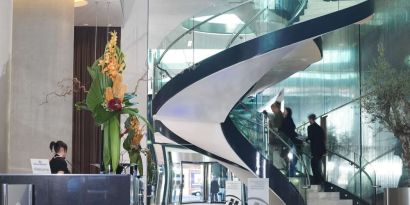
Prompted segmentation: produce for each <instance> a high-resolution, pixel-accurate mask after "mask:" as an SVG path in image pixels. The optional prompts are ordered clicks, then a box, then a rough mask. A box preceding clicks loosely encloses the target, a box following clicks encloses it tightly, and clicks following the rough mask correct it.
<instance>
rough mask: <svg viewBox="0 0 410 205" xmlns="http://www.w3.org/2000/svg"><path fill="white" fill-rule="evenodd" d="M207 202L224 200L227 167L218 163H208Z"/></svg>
mask: <svg viewBox="0 0 410 205" xmlns="http://www.w3.org/2000/svg"><path fill="white" fill-rule="evenodd" d="M208 166H209V170H210V172H209V173H208V190H209V193H208V196H209V199H208V202H225V182H226V180H227V177H228V169H226V168H225V167H223V166H222V165H220V164H218V163H210V164H208Z"/></svg>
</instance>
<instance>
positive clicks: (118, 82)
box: [112, 74, 127, 102]
mask: <svg viewBox="0 0 410 205" xmlns="http://www.w3.org/2000/svg"><path fill="white" fill-rule="evenodd" d="M112 90H113V95H114V98H118V99H120V100H121V102H122V101H123V99H124V95H125V92H126V91H127V85H125V84H123V83H122V75H121V74H117V75H116V76H115V78H114V82H113V86H112Z"/></svg>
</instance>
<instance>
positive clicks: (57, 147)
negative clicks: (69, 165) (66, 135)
mask: <svg viewBox="0 0 410 205" xmlns="http://www.w3.org/2000/svg"><path fill="white" fill-rule="evenodd" d="M61 148H63V149H64V151H67V144H66V143H65V142H63V141H60V140H59V141H57V142H54V141H52V142H50V150H51V151H54V152H55V153H58V152H59V151H60V149H61Z"/></svg>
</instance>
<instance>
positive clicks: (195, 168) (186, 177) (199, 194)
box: [181, 163, 205, 203]
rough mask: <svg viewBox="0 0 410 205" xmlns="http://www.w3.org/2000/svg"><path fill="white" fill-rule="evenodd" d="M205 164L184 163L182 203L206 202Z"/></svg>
mask: <svg viewBox="0 0 410 205" xmlns="http://www.w3.org/2000/svg"><path fill="white" fill-rule="evenodd" d="M204 179H205V172H204V164H202V163H201V164H194V163H182V188H181V189H182V196H181V197H182V200H181V201H182V203H190V202H204V201H205V200H204V193H205V191H204V188H205V187H204V184H205V182H204Z"/></svg>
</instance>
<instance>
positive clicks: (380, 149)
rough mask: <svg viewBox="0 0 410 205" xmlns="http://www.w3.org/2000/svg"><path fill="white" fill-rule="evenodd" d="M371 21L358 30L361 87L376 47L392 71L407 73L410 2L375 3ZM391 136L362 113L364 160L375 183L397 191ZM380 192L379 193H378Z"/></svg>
mask: <svg viewBox="0 0 410 205" xmlns="http://www.w3.org/2000/svg"><path fill="white" fill-rule="evenodd" d="M375 9H376V12H375V14H374V16H373V18H372V19H371V20H370V21H369V22H367V23H366V24H363V25H361V26H360V44H361V46H360V47H361V49H360V52H361V56H362V57H361V67H362V73H361V76H362V83H365V82H366V79H367V76H368V74H369V72H370V69H369V65H371V64H372V63H373V60H374V59H375V58H376V57H377V55H378V53H377V45H378V43H382V44H383V46H384V50H385V55H386V58H387V60H388V61H389V63H390V64H391V65H392V67H394V68H395V69H410V44H409V38H408V37H409V36H410V26H409V25H410V1H408V0H391V1H383V0H376V7H375ZM397 145H398V144H397V140H396V138H395V137H394V136H393V134H392V133H390V132H387V131H386V130H385V129H383V126H381V125H379V124H374V123H371V122H370V121H369V118H368V116H367V115H366V113H365V112H363V113H362V152H363V156H364V157H365V158H366V159H368V160H369V161H370V162H371V163H370V165H366V167H365V168H367V166H372V167H373V168H375V169H376V170H377V183H378V184H379V185H381V186H382V187H383V188H384V187H396V186H397V185H398V181H399V178H400V176H401V173H402V162H401V159H400V157H399V154H398V153H399V152H400V147H399V146H397ZM380 191H381V190H380Z"/></svg>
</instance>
